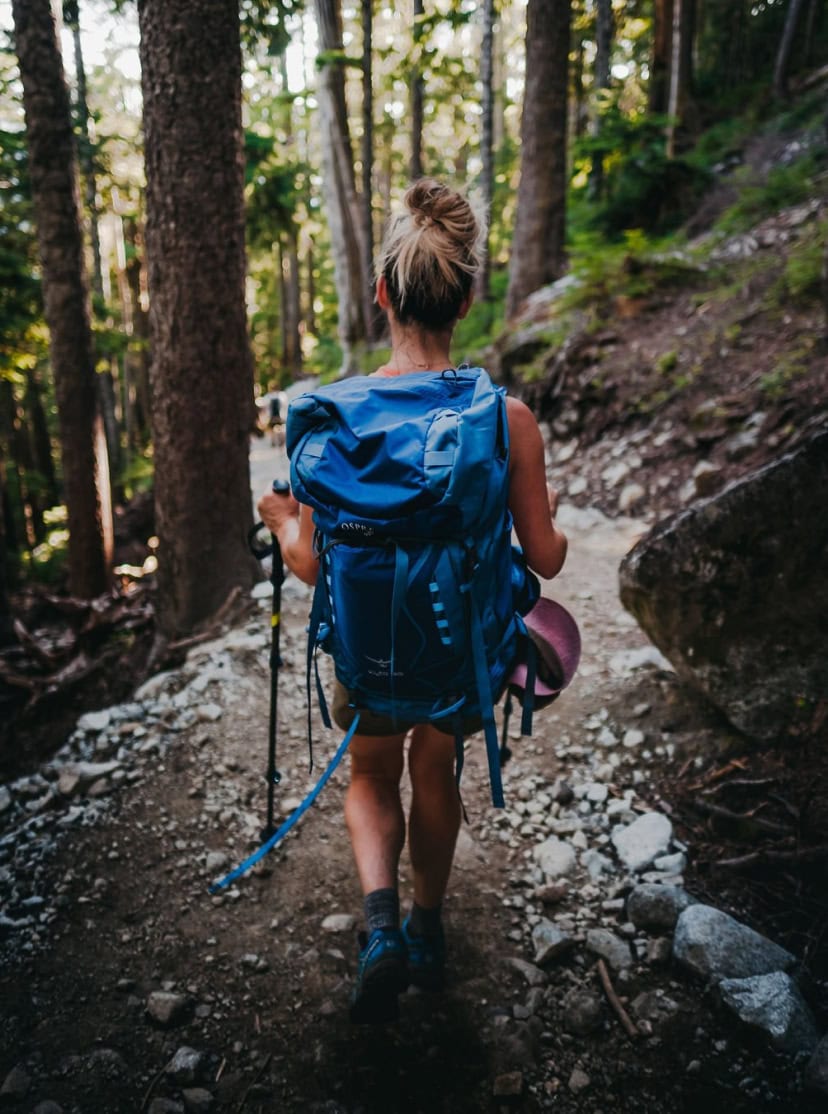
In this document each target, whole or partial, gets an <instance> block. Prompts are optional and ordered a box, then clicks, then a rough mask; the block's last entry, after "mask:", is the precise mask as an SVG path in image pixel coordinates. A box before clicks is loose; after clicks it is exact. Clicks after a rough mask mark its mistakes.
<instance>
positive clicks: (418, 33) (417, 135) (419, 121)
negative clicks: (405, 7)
mask: <svg viewBox="0 0 828 1114" xmlns="http://www.w3.org/2000/svg"><path fill="white" fill-rule="evenodd" d="M424 12H425V8H424V4H423V0H414V49H415V52H416V54H417V61H416V62H415V64H414V66H413V67H412V70H411V165H410V168H409V172H410V175H411V181H412V182H415V181H416V180H417V179H418V178H422V176H423V99H424V83H423V72H422V68H421V64H420V46H421V42H422V28H421V25H420V20H421V19H422V16H423V14H424Z"/></svg>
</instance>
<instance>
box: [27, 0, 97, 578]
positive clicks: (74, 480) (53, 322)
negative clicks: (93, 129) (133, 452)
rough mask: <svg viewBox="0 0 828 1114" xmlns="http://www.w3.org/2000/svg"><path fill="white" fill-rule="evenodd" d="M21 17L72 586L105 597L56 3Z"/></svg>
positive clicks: (84, 299) (74, 180) (31, 5)
mask: <svg viewBox="0 0 828 1114" xmlns="http://www.w3.org/2000/svg"><path fill="white" fill-rule="evenodd" d="M12 12H13V16H14V28H15V44H16V49H17V56H18V60H19V64H20V77H21V81H22V84H23V106H24V109H25V112H26V136H27V142H28V147H29V172H30V175H31V184H32V197H33V201H34V212H35V221H36V224H37V239H38V251H39V255H40V262H41V267H42V270H43V301H44V309H45V316H46V324H47V325H48V327H49V352H50V360H51V365H52V375H53V376H54V381H55V395H56V398H57V405H58V422H59V430H60V443H61V457H62V464H63V488H64V497H65V500H66V509H67V515H68V523H69V535H70V537H69V584H70V590H71V591H72V593H73V594H74V595H77V596H81V597H84V598H90V597H92V596H96V595H99V594H100V593H101V592H103V591H104V590H105V589H106V586H107V579H108V570H107V567H106V560H105V556H104V545H103V534H102V528H101V508H100V502H99V498H98V491H97V489H96V464H95V370H94V365H93V358H92V331H91V328H90V323H89V292H88V287H87V280H86V273H85V268H84V260H83V238H82V232H81V221H80V206H79V203H78V176H77V159H76V154H75V146H74V139H73V135H72V122H71V113H70V107H69V94H68V91H67V88H66V82H65V79H64V74H63V63H62V61H61V56H60V49H59V47H58V41H57V34H56V30H55V24H54V20H53V17H52V10H51V6H50V4H49V0H14V3H13V5H12Z"/></svg>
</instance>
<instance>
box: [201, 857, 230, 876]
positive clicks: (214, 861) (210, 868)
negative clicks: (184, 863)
mask: <svg viewBox="0 0 828 1114" xmlns="http://www.w3.org/2000/svg"><path fill="white" fill-rule="evenodd" d="M229 863H230V856H229V855H228V854H227V852H226V851H208V852H207V857H206V859H205V860H204V865H205V867H206V869H207V873H208V874H209V875H210V876H211V877H212V876H213V875H214V874H218V873H219V871H221V870H224V868H225V867H226V866H228V865H229Z"/></svg>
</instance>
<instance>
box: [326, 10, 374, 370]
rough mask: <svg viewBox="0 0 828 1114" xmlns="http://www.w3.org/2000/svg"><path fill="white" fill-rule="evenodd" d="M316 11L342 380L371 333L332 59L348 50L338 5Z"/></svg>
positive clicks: (337, 70) (338, 72)
mask: <svg viewBox="0 0 828 1114" xmlns="http://www.w3.org/2000/svg"><path fill="white" fill-rule="evenodd" d="M314 8H315V11H316V20H317V24H318V27H319V49H320V51H321V53H322V55H323V59H324V64H323V65H322V69H321V71H320V74H319V90H318V97H319V124H320V133H321V137H322V166H323V172H322V180H323V185H324V192H325V200H326V209H327V217H328V226H329V228H330V233H331V252H332V254H333V263H334V281H335V283H336V291H337V302H338V307H339V342H340V344H341V346H342V374H343V375H349V374H353V373H354V372H355V371H357V370H358V368H357V364H356V360H355V353H354V346H355V345H357V344H359V342H360V341H364V340H365V337H366V333H367V330H366V324H365V311H364V306H365V301H364V298H365V291H364V275H363V258H364V256H363V250H362V244H361V239H362V220H361V217H360V212H359V206H358V203H357V197H356V185H355V176H354V159H353V152H352V150H351V138H350V132H349V128H348V111H347V106H346V104H345V76H344V73H343V70H342V63H341V62H339V61H337V60H332V59H331V58H330V57H329V56H330V54H332V53H341V52H342V49H343V48H342V20H341V17H340V11H339V0H314ZM326 55H327V56H328V57H327V58H326V57H325V56H326Z"/></svg>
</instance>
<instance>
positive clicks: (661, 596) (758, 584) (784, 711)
mask: <svg viewBox="0 0 828 1114" xmlns="http://www.w3.org/2000/svg"><path fill="white" fill-rule="evenodd" d="M826 488H828V431H825V430H822V431H820V432H819V433H817V434H815V435H814V436H812V437H811V438H810V439H809V440H807V441H806V442H805V443H804V444H803V445H802V447H801V448H800V449H798V450H797V451H796V452H794V453H790V454H788V455H786V456H784V457H782V458H781V459H779V460H778V461H776V462H774V463H773V464H770V465H768V466H767V467H765V468H762V469H760V470H759V471H758V472H755V473H753V474H752V475H750V476H747V477H746V478H744V479H742V480H739V481H737V482H736V483H734V484H731V485H730V486H729V487H727V488H725V490H724V491H722V492H721V493H720V494H719V495H716V496H714V497H713V498H711V499H709V500H706V501H704V502H701V503H697V504H696V505H695V506H694V507H692V508H691V509H689V510H687V511H684V512H682V513H681V514H679V515H677V516H674V517H672V518H669V519H667V520H665V521H664V522H661V523H659V524H658V525H657V526H656V527H655V529H654V530H653V531H651V533H650V534H648V535H647V536H646V537H645V538H643V539H642V540H641V541H640V542H639V543H638V545H636V546H635V547H634V548H633V549H632V550H631V551H630V553H629V554H628V555H627V556H626V557H625V558H624V560H623V562H622V564H621V572H620V582H621V600H622V602H623V604H624V606H625V607H626V608H627V609H628V610H629V611H631V612H632V613H633V615H635V617H636V619H637V620H638V622H639V623H640V625H641V626H642V627H643V629H644V630H645V631H646V633H647V635H648V636H649V638H650V639H651V640H652V641H653V642H654V643H655V644H656V646H658V648H659V649H660V650H661V651H662V652H663V653H664V654H666V656H667V657H668V658H669V659H670V661H671V662H672V663H673V665H674V666H675V668H676V671H677V673H678V674H679V676H680V677H681V678H682V679H683V680H684V681H685V682H687V683H688V684H690V685H692V686H694V687H695V688H698V689H700V690H701V691H702V692H703V693H704V694H705V695H706V696H707V698H708V699H709V700H710V701H711V702H712V703H713V704H714V705H715V706H716V707H718V708H719V709H720V710H721V711H722V712H723V713H724V715H725V716H727V718H728V719H729V720H730V722H731V723H732V724H733V725H734V726H735V727H736V728H737V729H738V730H739V731H742V732H744V733H745V734H747V735H750V736H753V737H755V738H758V739H763V740H774V739H778V738H780V737H784V736H785V735H787V734H788V733H789V732H792V731H796V730H797V729H798V727H799V725H800V724H802V723H803V722H804V723H806V724H807V723H808V722H809V721H810V719H811V718H812V716H813V714H814V710H815V709H816V707H817V706H818V704H819V701H820V700H822V699H824V696H825V693H826V691H828V624H826V623H825V621H824V617H825V615H826V613H828V577H826V576H825V568H826V564H827V563H828V515H826V514H825V513H824V511H825V508H824V492H825V490H826Z"/></svg>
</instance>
